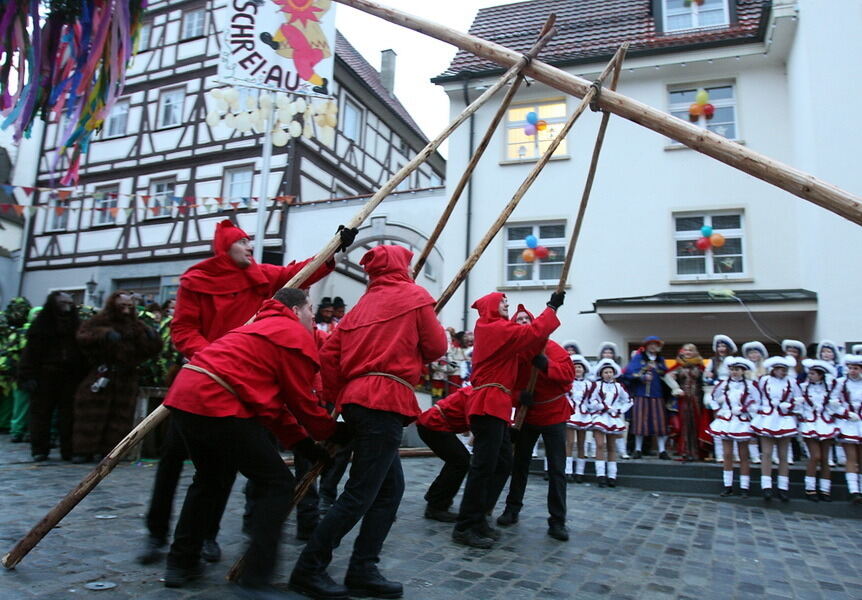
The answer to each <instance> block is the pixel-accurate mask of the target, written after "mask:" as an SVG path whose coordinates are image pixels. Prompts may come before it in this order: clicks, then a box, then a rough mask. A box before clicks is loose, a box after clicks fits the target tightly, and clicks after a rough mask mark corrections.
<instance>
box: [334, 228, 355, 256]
mask: <svg viewBox="0 0 862 600" xmlns="http://www.w3.org/2000/svg"><path fill="white" fill-rule="evenodd" d="M337 232H338V235H339V236H340V237H341V246H339V247H338V250H337V252H346V251H347V249H348V248H350V246H352V245H353V240H355V239H356V234H357V233H359V230H358V229H357V228H356V227H351V228H350V229H348V228H347V227H345V226H344V225H339V226H338V230H337Z"/></svg>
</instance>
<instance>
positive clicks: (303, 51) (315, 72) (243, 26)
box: [218, 0, 335, 96]
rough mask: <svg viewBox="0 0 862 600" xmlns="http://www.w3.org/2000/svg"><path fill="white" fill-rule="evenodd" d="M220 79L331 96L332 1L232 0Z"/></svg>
mask: <svg viewBox="0 0 862 600" xmlns="http://www.w3.org/2000/svg"><path fill="white" fill-rule="evenodd" d="M226 18H227V22H226V23H225V26H224V32H225V33H224V43H223V44H222V49H221V53H220V54H219V67H218V79H219V81H221V82H223V83H226V84H228V85H238V86H248V87H255V88H262V89H268V90H272V91H279V92H286V93H291V94H306V95H317V96H328V95H331V90H330V88H331V87H332V83H331V82H332V72H333V67H334V65H335V6H334V5H333V4H332V2H331V0H229V2H228V7H227V12H226Z"/></svg>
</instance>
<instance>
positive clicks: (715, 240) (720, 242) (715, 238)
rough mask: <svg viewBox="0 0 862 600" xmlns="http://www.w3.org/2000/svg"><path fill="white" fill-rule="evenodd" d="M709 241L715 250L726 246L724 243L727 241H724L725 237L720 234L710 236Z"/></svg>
mask: <svg viewBox="0 0 862 600" xmlns="http://www.w3.org/2000/svg"><path fill="white" fill-rule="evenodd" d="M709 241H710V243H711V244H712V245H713V247H714V248H721V247H722V246H724V242H725V241H726V240H725V239H724V236H723V235H721V234H720V233H713V234H712V235H711V236H709Z"/></svg>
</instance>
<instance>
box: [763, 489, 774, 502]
mask: <svg viewBox="0 0 862 600" xmlns="http://www.w3.org/2000/svg"><path fill="white" fill-rule="evenodd" d="M774 495H775V494H774V493H773V492H772V488H764V489H763V499H764V500H766V501H767V502H769V501H771V500H772V497H773V496H774Z"/></svg>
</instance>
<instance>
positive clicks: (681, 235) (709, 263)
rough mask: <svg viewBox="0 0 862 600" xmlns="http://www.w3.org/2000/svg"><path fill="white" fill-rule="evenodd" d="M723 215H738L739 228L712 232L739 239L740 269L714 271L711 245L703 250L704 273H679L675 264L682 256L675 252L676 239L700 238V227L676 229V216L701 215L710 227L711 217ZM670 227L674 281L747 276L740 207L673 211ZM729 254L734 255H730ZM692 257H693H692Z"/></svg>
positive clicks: (705, 223)
mask: <svg viewBox="0 0 862 600" xmlns="http://www.w3.org/2000/svg"><path fill="white" fill-rule="evenodd" d="M725 216H738V217H739V228H738V229H713V233H720V234H721V235H723V236H724V237H725V238H729V239H736V238H738V239H739V240H740V256H741V259H742V271H739V272H733V273H716V272H715V265H714V264H713V251H712V247H710V248H709V249H708V250H706V251H704V253H703V255H702V257H703V260H704V271H705V272H704V273H691V274H680V273H679V271H678V269H679V267H678V265H677V259H678V258H684V257H681V256H680V255H678V254H677V242H678V241H691V242H694V241H696V240H697V239H699V238H701V237H702V236H701V233H700V229H697V230H692V231H677V230H676V220H677V218H686V217H689V218H690V217H703V224H704V225H709V226H710V227H712V219H713V217H725ZM671 227H672V231H673V248H672V252H673V270H672V273H673V279H674V280H676V281H706V280H709V281H714V280H719V281H720V280H723V279H744V278H747V277H748V261H747V260H746V255H747V253H746V243H745V211H743V210H742V209H734V210H716V211H697V212H688V211H685V212H675V213H673V214H672V215H671ZM730 256H736V255H735V254H734V255H730ZM692 258H694V257H692Z"/></svg>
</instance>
